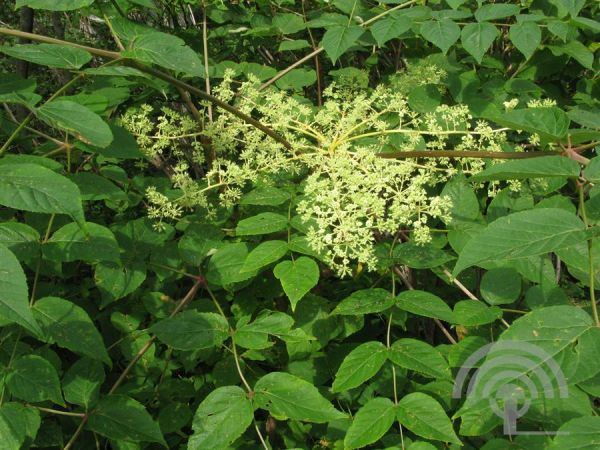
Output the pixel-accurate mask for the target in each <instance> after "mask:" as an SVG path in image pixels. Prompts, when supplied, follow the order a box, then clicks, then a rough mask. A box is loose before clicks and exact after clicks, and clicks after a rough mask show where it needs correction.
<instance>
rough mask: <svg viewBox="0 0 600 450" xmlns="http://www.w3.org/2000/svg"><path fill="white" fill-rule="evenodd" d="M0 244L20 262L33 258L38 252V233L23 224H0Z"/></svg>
mask: <svg viewBox="0 0 600 450" xmlns="http://www.w3.org/2000/svg"><path fill="white" fill-rule="evenodd" d="M0 244H2V245H4V246H6V247H7V248H8V249H9V250H10V251H11V252H13V254H15V256H16V255H19V258H20V259H21V260H24V259H28V258H34V257H36V256H38V255H39V252H40V233H38V232H37V230H35V229H34V228H31V227H30V226H29V225H25V224H24V223H19V222H4V223H1V224H0Z"/></svg>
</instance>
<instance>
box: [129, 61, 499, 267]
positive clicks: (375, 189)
mask: <svg viewBox="0 0 600 450" xmlns="http://www.w3.org/2000/svg"><path fill="white" fill-rule="evenodd" d="M444 76H445V73H444V72H443V71H442V70H440V69H438V68H437V67H435V66H430V65H429V66H420V67H419V70H418V71H417V70H414V69H409V70H408V71H406V72H404V73H403V74H402V75H399V76H398V77H396V79H395V81H394V82H393V83H391V84H390V85H389V86H387V87H385V86H378V87H376V88H374V89H365V88H364V87H362V86H358V87H357V86H356V85H354V86H353V85H352V83H347V84H343V85H342V86H340V85H336V84H335V83H333V84H332V85H330V86H329V87H328V88H327V89H326V90H325V91H324V93H323V94H324V98H325V102H324V104H323V106H322V107H320V108H316V107H314V106H313V105H312V104H310V103H308V102H307V101H306V99H304V98H301V97H292V96H290V95H289V94H288V93H286V92H284V91H279V90H276V89H271V90H267V91H263V92H260V91H259V90H258V86H259V83H258V80H250V81H249V82H246V83H242V84H241V86H240V87H239V89H238V90H237V92H235V91H234V89H233V88H232V85H233V78H232V77H233V75H232V74H231V73H226V74H225V78H224V81H223V83H222V84H221V85H219V86H217V87H216V89H215V90H214V94H215V95H217V96H218V97H219V98H221V99H222V100H224V101H227V102H231V103H234V104H235V107H236V108H237V109H239V110H240V111H242V112H244V113H246V114H248V115H252V116H253V117H255V118H257V119H258V120H260V121H261V122H262V123H264V124H266V125H268V126H269V127H270V128H272V129H273V130H275V131H276V132H278V133H279V134H280V135H281V136H282V137H284V138H285V139H286V140H287V141H288V142H289V143H290V144H291V149H290V148H286V147H285V146H284V145H282V144H281V143H278V142H276V141H275V140H273V139H272V138H270V137H268V136H267V135H265V134H264V133H263V132H262V131H260V130H258V129H256V128H254V127H252V126H251V125H248V124H247V123H246V122H244V121H242V120H241V119H239V118H237V117H235V116H233V115H230V114H226V113H223V114H220V115H217V117H216V118H215V120H214V121H213V122H212V123H210V124H206V128H205V130H204V131H203V132H202V133H203V134H204V135H205V136H206V138H207V139H209V140H210V142H211V145H212V147H213V149H214V151H215V154H216V160H215V161H214V162H213V164H212V168H211V169H210V170H209V172H208V173H207V174H206V177H205V179H204V180H194V179H193V178H192V177H191V176H190V175H188V171H187V166H185V165H182V164H179V165H177V166H176V170H175V175H174V176H173V184H174V187H175V188H177V189H179V190H180V191H181V193H182V194H181V197H180V198H179V199H177V200H173V201H168V199H166V198H163V197H161V194H159V193H158V192H156V191H155V190H154V191H152V190H151V191H150V192H149V195H148V197H149V198H148V199H149V201H150V202H151V204H152V205H153V206H152V207H151V211H150V214H151V215H152V216H153V217H159V218H160V217H162V218H165V219H169V218H177V217H178V215H180V214H181V209H179V208H191V207H194V206H201V207H204V208H209V207H210V203H209V201H208V200H207V198H206V191H207V190H209V189H212V188H216V187H218V196H219V199H220V202H221V203H222V204H223V205H225V206H230V205H232V204H235V202H236V201H237V200H238V199H239V197H240V196H241V194H242V193H243V191H244V189H247V188H248V186H249V184H251V183H256V182H258V181H261V182H265V181H266V182H270V183H276V179H277V177H278V176H279V175H282V174H283V173H294V174H303V175H304V177H305V178H304V179H305V181H304V183H303V187H304V191H303V195H302V197H301V199H300V201H299V202H298V203H297V207H296V208H297V212H298V213H299V214H300V216H301V217H302V219H303V220H304V221H305V222H306V223H307V224H310V225H309V231H308V233H307V238H308V242H309V244H310V245H311V246H312V247H313V249H315V250H316V251H319V252H320V253H321V254H323V255H324V257H325V259H326V261H327V263H328V264H329V265H330V266H331V267H332V268H333V269H334V270H335V271H336V272H337V273H338V274H339V275H342V276H343V275H348V274H349V273H351V269H350V267H351V265H352V263H353V262H355V261H356V262H360V263H362V264H364V265H366V266H367V267H369V268H371V269H373V268H374V267H375V266H376V262H377V261H376V256H375V250H374V244H375V243H376V240H377V239H378V238H380V237H382V236H386V235H387V236H393V235H395V234H396V233H397V232H398V231H400V230H405V231H409V232H410V233H411V237H412V239H413V240H414V241H415V242H417V243H425V242H428V241H429V240H430V239H431V237H430V234H429V228H428V225H427V224H428V222H429V220H430V219H432V218H433V219H435V218H443V219H445V220H447V219H448V215H449V211H450V209H451V206H452V205H451V202H450V200H449V199H448V198H445V197H441V196H439V195H437V194H435V192H436V191H439V188H438V185H439V183H440V182H442V181H445V180H447V179H448V177H449V176H450V175H452V174H453V173H455V172H456V171H459V170H468V171H470V172H476V171H479V170H481V168H482V167H483V161H482V160H477V159H475V160H469V163H464V164H463V163H460V162H459V163H455V162H453V161H452V160H451V159H449V158H445V159H442V160H440V159H439V158H421V159H385V158H380V157H379V156H378V153H381V152H389V151H398V150H402V151H413V150H427V149H429V150H452V149H454V150H486V151H490V150H492V151H501V145H502V144H503V143H504V142H505V139H506V136H505V134H504V132H502V131H498V130H493V129H492V128H490V127H489V125H488V124H487V123H484V122H476V123H473V120H472V117H471V115H470V114H469V110H468V108H467V107H466V106H464V105H455V106H448V105H440V106H439V107H437V108H436V109H435V111H433V112H430V113H426V114H421V113H418V112H416V111H413V110H411V109H410V108H409V106H408V102H407V100H406V93H407V92H409V91H410V89H411V87H415V86H417V85H422V84H439V83H440V82H441V81H442V80H443V78H444ZM440 89H441V87H440ZM163 113H164V114H163V115H164V117H166V119H164V120H162V121H159V122H158V123H157V124H154V123H152V122H151V121H150V123H148V122H147V118H148V113H147V112H146V113H145V114H141V115H139V114H138V115H136V113H133V112H132V113H129V114H128V115H126V117H125V118H124V120H123V123H124V124H126V126H127V127H128V128H129V129H130V130H132V131H134V132H136V134H138V135H140V136H139V139H142V142H143V143H146V141H145V140H144V138H143V137H142V136H141V135H143V134H144V133H150V132H153V133H154V134H155V136H156V135H158V136H161V137H163V138H165V139H166V136H174V135H175V134H174V133H173V131H174V130H173V129H172V128H171V127H169V126H168V124H169V123H170V124H173V123H177V124H178V125H179V129H177V132H178V133H179V135H181V134H182V130H181V124H183V121H182V120H181V118H179V117H175V116H173V115H172V114H170V113H169V114H168V113H166V112H165V111H164V110H163ZM173 119H175V120H174V121H173ZM136 120H139V123H133V122H135V121H136ZM183 128H185V130H188V128H187V124H186V125H185V126H184V127H183ZM190 129H192V128H190ZM150 139H151V140H150V141H147V142H148V143H153V145H150V146H149V145H148V144H146V146H145V148H147V149H148V150H147V151H149V152H152V151H163V150H164V149H166V148H168V145H165V143H164V142H165V139H155V140H154V141H153V140H152V138H150ZM171 141H172V140H171ZM159 142H160V144H159ZM161 211H163V214H162V215H161Z"/></svg>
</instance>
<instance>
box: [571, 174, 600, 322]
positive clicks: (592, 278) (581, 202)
mask: <svg viewBox="0 0 600 450" xmlns="http://www.w3.org/2000/svg"><path fill="white" fill-rule="evenodd" d="M583 188H584V184H583V183H581V182H577V190H578V191H579V214H580V215H581V219H582V220H583V223H584V224H585V227H586V229H587V228H589V226H590V225H589V221H588V217H587V213H586V210H585V193H584V190H583ZM587 247H588V260H589V261H588V271H589V272H590V278H589V282H588V284H589V288H590V302H591V304H592V315H593V317H594V322H595V323H596V326H597V327H600V317H599V316H598V305H596V287H595V284H596V277H595V275H596V274H595V270H594V254H593V251H592V250H593V248H592V247H593V240H592V238H591V237H590V239H588V241H587Z"/></svg>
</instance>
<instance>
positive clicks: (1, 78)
mask: <svg viewBox="0 0 600 450" xmlns="http://www.w3.org/2000/svg"><path fill="white" fill-rule="evenodd" d="M0 51H1V50H0ZM35 88H36V82H35V80H33V79H27V78H21V77H20V76H18V75H17V74H14V73H2V74H0V102H2V103H22V104H25V105H28V106H30V107H33V106H35V105H36V104H37V103H38V102H39V101H40V100H41V99H42V97H41V96H40V95H38V94H36V93H35ZM5 158H6V157H5Z"/></svg>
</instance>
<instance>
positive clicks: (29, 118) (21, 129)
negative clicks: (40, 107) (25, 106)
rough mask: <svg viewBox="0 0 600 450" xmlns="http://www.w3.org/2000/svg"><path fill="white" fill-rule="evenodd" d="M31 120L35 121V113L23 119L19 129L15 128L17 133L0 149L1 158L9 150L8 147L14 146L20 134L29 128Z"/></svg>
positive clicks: (13, 133) (14, 132)
mask: <svg viewBox="0 0 600 450" xmlns="http://www.w3.org/2000/svg"><path fill="white" fill-rule="evenodd" d="M31 119H33V113H29V115H28V116H27V117H25V118H24V119H23V121H22V122H21V123H20V124H19V126H18V127H17V128H15V131H13V132H12V134H11V135H10V136H9V137H8V139H7V140H6V142H5V143H4V145H2V147H1V148H0V156H1V155H2V154H3V153H4V152H5V151H6V150H8V147H9V146H10V144H12V142H13V141H14V140H15V139H16V138H17V137H18V136H19V134H21V131H23V129H24V128H25V127H26V126H27V124H29V122H31Z"/></svg>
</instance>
